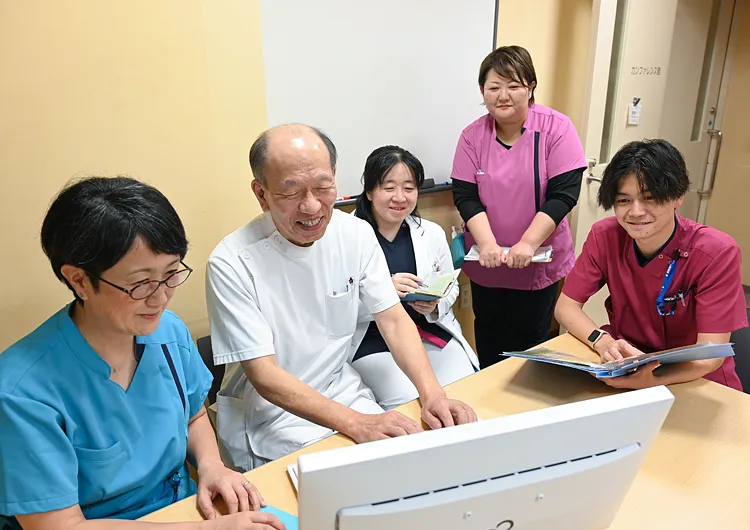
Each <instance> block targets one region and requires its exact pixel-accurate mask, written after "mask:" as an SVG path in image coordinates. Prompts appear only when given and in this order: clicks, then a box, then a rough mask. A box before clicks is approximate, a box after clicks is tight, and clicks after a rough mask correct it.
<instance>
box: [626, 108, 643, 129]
mask: <svg viewBox="0 0 750 530" xmlns="http://www.w3.org/2000/svg"><path fill="white" fill-rule="evenodd" d="M641 108H642V107H641V106H640V105H633V104H632V103H631V104H630V106H629V107H628V125H638V124H639V123H641Z"/></svg>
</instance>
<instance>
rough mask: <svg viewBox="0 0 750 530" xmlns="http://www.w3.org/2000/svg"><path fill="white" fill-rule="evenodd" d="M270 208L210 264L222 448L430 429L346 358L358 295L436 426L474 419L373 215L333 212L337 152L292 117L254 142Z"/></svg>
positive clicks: (253, 452) (257, 458) (253, 460)
mask: <svg viewBox="0 0 750 530" xmlns="http://www.w3.org/2000/svg"><path fill="white" fill-rule="evenodd" d="M250 165H251V168H252V171H253V176H254V180H253V182H252V188H253V192H254V193H255V196H256V197H257V199H258V202H259V203H260V206H261V208H262V209H263V213H262V214H261V215H259V216H258V217H257V218H255V219H254V220H253V221H251V222H250V223H249V224H247V225H245V226H244V227H242V228H240V229H238V230H237V231H235V232H233V233H232V234H230V235H228V236H227V237H225V238H224V239H223V240H222V241H221V242H220V243H219V245H218V246H217V247H216V248H215V249H214V251H213V252H212V254H211V256H210V257H209V261H208V270H207V278H206V284H207V285H206V294H207V301H208V308H209V318H210V322H211V343H212V346H213V354H214V362H215V363H216V364H227V365H228V366H227V372H226V375H225V377H224V380H223V382H222V388H221V391H220V392H219V395H218V396H217V404H218V418H217V421H218V434H219V440H220V446H221V448H222V450H223V456H224V458H225V460H227V463H228V464H230V465H232V466H233V467H235V468H237V469H243V470H244V469H250V468H253V467H256V466H257V465H260V464H262V463H264V462H267V461H269V460H273V459H276V458H279V457H281V456H284V455H286V454H288V453H291V452H293V451H295V450H297V449H299V448H300V447H302V446H305V445H307V444H310V443H312V442H314V441H316V440H319V439H321V438H324V437H326V436H328V435H330V434H331V433H332V432H334V431H338V432H341V433H343V434H345V435H347V436H349V437H350V438H352V439H353V440H354V441H356V442H367V441H371V440H377V439H382V438H387V437H392V436H400V435H405V434H410V433H414V432H417V431H419V430H421V427H420V425H419V424H417V423H416V422H414V421H413V420H411V419H409V418H407V417H405V416H403V415H402V414H399V413H398V412H395V411H389V412H384V411H383V409H382V408H381V407H380V406H378V404H377V403H376V402H375V399H374V396H373V394H372V392H371V391H370V389H369V388H367V387H365V386H364V385H363V384H362V381H361V379H360V377H359V375H358V374H357V372H356V371H355V370H354V369H353V368H352V367H351V366H350V365H349V364H348V363H347V356H348V353H349V348H350V345H351V341H352V337H353V335H354V333H355V330H356V324H357V312H358V304H359V303H360V302H361V303H362V304H364V305H365V306H366V307H367V308H368V310H369V311H370V312H371V313H372V314H373V316H374V318H375V322H377V325H378V327H379V329H380V331H381V333H382V334H383V337H384V338H385V340H386V342H387V343H388V344H389V346H390V348H389V349H390V351H391V352H392V353H393V357H394V358H395V359H396V362H397V363H398V366H399V367H400V368H401V370H403V371H404V373H405V374H406V375H407V376H408V377H409V379H410V380H411V381H412V382H413V383H414V386H415V387H416V388H417V390H418V393H419V398H420V401H421V404H422V420H423V421H424V422H425V423H426V424H427V425H428V426H429V427H430V428H433V429H435V428H440V427H443V426H451V425H454V424H457V423H468V422H472V421H476V415H475V414H474V411H473V410H472V409H471V407H469V406H467V405H465V404H464V403H461V402H460V401H456V400H451V399H448V398H447V397H446V394H445V392H444V390H443V388H442V387H441V386H440V383H439V382H438V380H437V378H436V377H435V374H434V372H433V371H432V368H431V367H430V362H429V360H428V358H427V354H426V352H425V350H424V347H423V346H422V343H421V341H420V338H419V334H418V332H417V328H416V327H415V325H414V323H413V321H412V320H411V319H410V318H409V316H408V315H407V314H406V311H405V310H404V308H403V307H402V305H401V304H400V303H399V297H398V295H397V293H396V291H395V289H394V288H393V284H392V283H391V279H390V274H389V273H388V268H387V265H386V262H385V259H384V257H383V252H382V250H381V249H380V246H379V245H378V242H377V240H376V238H375V235H374V234H373V231H372V229H371V228H370V226H369V225H368V224H367V223H365V222H363V221H362V220H359V219H356V218H354V217H352V216H349V215H346V214H343V213H341V212H339V211H334V208H333V204H334V202H335V200H336V182H335V175H336V150H335V147H334V145H333V143H332V142H331V140H330V139H329V138H328V137H327V136H325V135H324V134H323V133H322V132H321V131H319V130H317V129H315V128H312V127H308V126H304V125H296V124H292V125H284V126H279V127H276V128H273V129H271V130H269V131H266V132H264V133H263V134H262V135H261V136H260V137H259V138H258V139H257V140H256V141H255V143H254V144H253V146H252V147H251V149H250Z"/></svg>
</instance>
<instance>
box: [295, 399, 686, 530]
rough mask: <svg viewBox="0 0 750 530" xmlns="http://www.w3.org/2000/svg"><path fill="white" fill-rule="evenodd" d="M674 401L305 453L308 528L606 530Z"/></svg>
mask: <svg viewBox="0 0 750 530" xmlns="http://www.w3.org/2000/svg"><path fill="white" fill-rule="evenodd" d="M673 401H674V397H673V396H672V394H671V392H669V390H667V389H666V388H665V387H656V388H650V389H645V390H638V391H634V392H627V393H621V394H616V395H613V396H607V397H602V398H597V399H591V400H587V401H582V402H578V403H572V404H567V405H561V406H557V407H550V408H546V409H542V410H537V411H532V412H526V413H523V414H515V415H512V416H506V417H501V418H497V419H493V420H487V421H480V422H477V423H474V424H470V425H461V426H458V427H452V428H449V429H440V430H436V431H427V432H423V433H419V434H414V435H411V436H404V437H400V438H392V439H389V440H382V441H378V442H371V443H367V444H361V445H356V446H351V447H344V448H341V449H335V450H332V451H324V452H320V453H312V454H305V455H301V456H300V457H299V460H298V467H299V513H300V519H299V522H300V528H302V529H303V530H333V529H338V530H383V529H387V530H398V529H402V528H403V529H413V528H429V529H430V530H456V529H462V530H463V529H465V530H511V529H513V530H542V529H549V528H554V529H555V530H599V529H601V530H603V529H605V528H607V527H608V526H609V525H610V523H611V521H612V519H613V518H614V516H615V514H616V512H617V509H618V508H619V506H620V504H621V502H622V500H623V498H624V496H625V494H626V493H627V491H628V489H629V487H630V485H631V483H632V482H633V479H634V478H635V475H636V474H637V472H638V470H639V468H640V466H641V463H642V462H643V459H644V458H645V456H646V454H647V452H648V450H649V447H650V446H651V443H652V442H653V440H654V438H655V437H656V434H657V433H658V431H659V429H660V428H661V425H662V423H663V422H664V419H665V418H666V416H667V413H668V412H669V409H670V407H671V406H672V402H673Z"/></svg>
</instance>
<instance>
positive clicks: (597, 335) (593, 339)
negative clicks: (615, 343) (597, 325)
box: [586, 329, 609, 348]
mask: <svg viewBox="0 0 750 530" xmlns="http://www.w3.org/2000/svg"><path fill="white" fill-rule="evenodd" d="M603 335H609V333H607V332H606V331H604V330H603V329H595V330H594V331H592V332H591V335H589V337H588V338H587V339H586V340H587V341H588V343H589V346H591V347H592V348H593V347H594V344H596V343H597V341H598V340H599V339H601V338H602V336H603Z"/></svg>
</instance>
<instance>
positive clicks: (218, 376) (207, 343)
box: [197, 335, 224, 405]
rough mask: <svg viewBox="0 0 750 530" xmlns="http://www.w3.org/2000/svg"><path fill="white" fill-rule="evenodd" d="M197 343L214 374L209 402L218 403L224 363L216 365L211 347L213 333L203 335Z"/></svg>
mask: <svg viewBox="0 0 750 530" xmlns="http://www.w3.org/2000/svg"><path fill="white" fill-rule="evenodd" d="M197 344H198V351H199V352H200V354H201V358H202V359H203V362H204V363H205V364H206V366H207V367H208V369H209V370H210V371H211V375H213V376H214V382H213V383H211V389H210V390H209V391H208V403H209V404H210V405H213V404H214V403H216V393H217V392H218V391H219V389H220V388H221V380H222V379H224V365H223V364H222V365H219V366H215V365H214V352H213V349H212V348H211V335H207V336H205V337H201V338H200V339H198V340H197Z"/></svg>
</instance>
